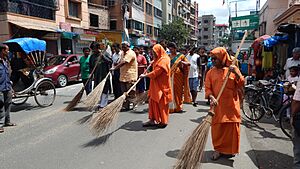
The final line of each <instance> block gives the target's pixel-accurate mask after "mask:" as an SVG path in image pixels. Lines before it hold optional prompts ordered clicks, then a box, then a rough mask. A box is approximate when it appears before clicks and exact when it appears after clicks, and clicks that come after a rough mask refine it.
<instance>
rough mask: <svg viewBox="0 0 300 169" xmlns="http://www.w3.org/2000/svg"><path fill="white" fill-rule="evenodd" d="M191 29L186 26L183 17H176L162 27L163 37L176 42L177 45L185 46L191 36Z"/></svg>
mask: <svg viewBox="0 0 300 169" xmlns="http://www.w3.org/2000/svg"><path fill="white" fill-rule="evenodd" d="M189 34H190V30H189V29H188V28H185V24H184V21H183V19H182V18H176V19H174V20H173V21H172V22H171V23H169V24H163V25H162V29H161V39H165V40H167V41H168V42H175V43H176V44H177V46H183V45H184V44H185V42H186V40H187V39H188V38H189Z"/></svg>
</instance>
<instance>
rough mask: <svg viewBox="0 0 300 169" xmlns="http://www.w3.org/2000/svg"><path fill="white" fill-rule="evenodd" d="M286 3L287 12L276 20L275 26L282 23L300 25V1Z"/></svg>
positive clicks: (291, 0) (288, 0) (293, 0)
mask: <svg viewBox="0 0 300 169" xmlns="http://www.w3.org/2000/svg"><path fill="white" fill-rule="evenodd" d="M268 1H270V0H268ZM284 1H285V2H287V3H286V6H285V10H284V11H283V12H282V13H281V14H280V15H279V16H277V17H276V18H274V23H275V26H276V27H277V26H279V25H280V24H281V23H293V24H300V0H284ZM270 2H272V1H270Z"/></svg>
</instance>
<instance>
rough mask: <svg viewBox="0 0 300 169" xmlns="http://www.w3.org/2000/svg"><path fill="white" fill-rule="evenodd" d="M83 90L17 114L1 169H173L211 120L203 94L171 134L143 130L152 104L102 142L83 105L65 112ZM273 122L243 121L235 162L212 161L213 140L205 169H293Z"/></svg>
mask: <svg viewBox="0 0 300 169" xmlns="http://www.w3.org/2000/svg"><path fill="white" fill-rule="evenodd" d="M80 88H81V84H76V85H72V86H68V87H65V88H59V89H57V98H56V100H55V102H54V105H52V106H51V107H47V108H40V107H38V106H37V104H36V103H35V102H34V100H33V98H30V99H29V100H28V102H27V103H26V104H24V105H22V106H14V107H13V108H12V113H11V119H12V122H15V123H17V126H16V127H11V128H5V132H4V133H3V134H0V151H1V153H0V168H1V169H171V168H172V166H173V165H174V164H175V162H176V156H177V154H178V152H179V149H180V148H181V146H182V145H183V143H184V142H185V140H186V139H187V137H188V136H190V134H191V133H192V131H193V129H195V128H196V126H197V125H199V123H200V122H201V120H202V119H203V118H204V116H205V115H206V114H207V110H208V106H207V105H206V104H205V101H204V96H203V95H204V94H203V92H199V95H198V100H199V106H198V107H196V108H195V107H193V106H192V105H187V104H186V105H184V110H185V112H183V113H178V114H171V115H170V121H169V125H168V126H167V127H166V128H165V129H154V128H143V127H142V122H144V121H146V120H147V117H148V114H147V104H146V105H142V106H139V107H138V108H137V109H136V110H133V111H130V112H120V113H119V117H118V119H117V120H116V122H115V123H114V124H113V125H112V127H110V129H109V130H108V131H107V132H106V133H104V134H103V135H101V136H100V137H96V136H94V135H93V134H92V133H91V132H90V130H89V126H88V125H87V124H79V122H78V120H79V119H82V118H83V117H85V116H88V115H89V114H90V112H88V111H86V110H85V109H84V105H82V104H79V105H78V106H77V108H76V109H75V110H74V111H71V112H64V111H63V108H64V107H65V106H66V105H67V103H68V102H69V101H70V100H71V99H72V98H73V96H74V95H76V93H77V91H78V90H79V89H80ZM274 124H275V122H274V121H272V120H268V119H267V120H263V121H262V122H259V123H251V122H247V121H246V120H244V119H243V124H242V127H241V144H240V149H241V152H240V154H238V155H237V156H236V157H234V158H231V159H223V158H221V159H220V160H218V161H211V160H210V155H211V153H212V151H213V149H212V144H211V140H210V137H209V139H208V142H207V145H206V149H205V155H204V158H203V160H202V168H205V169H216V168H218V169H226V168H236V169H254V168H261V169H270V168H274V169H282V168H291V164H292V144H291V142H290V141H289V140H288V139H287V137H285V136H284V134H283V133H282V132H281V131H280V128H278V125H274Z"/></svg>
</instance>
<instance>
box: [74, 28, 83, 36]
mask: <svg viewBox="0 0 300 169" xmlns="http://www.w3.org/2000/svg"><path fill="white" fill-rule="evenodd" d="M73 32H74V33H77V34H79V35H81V34H84V30H83V29H82V28H73Z"/></svg>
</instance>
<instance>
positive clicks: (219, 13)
mask: <svg viewBox="0 0 300 169" xmlns="http://www.w3.org/2000/svg"><path fill="white" fill-rule="evenodd" d="M195 1H196V2H198V3H199V16H201V15H210V14H213V15H214V16H215V17H216V20H217V21H216V23H217V24H223V23H225V24H228V18H229V10H230V9H231V11H232V12H231V16H235V15H236V14H235V1H240V2H237V9H238V11H240V10H254V11H255V9H256V0H225V1H226V3H225V4H224V5H222V4H223V0H195ZM233 1H234V2H233ZM266 1H267V0H260V8H261V7H262V6H263V5H264V4H265V2H266ZM230 2H231V3H230ZM249 14H250V12H249V11H240V12H237V16H243V15H249Z"/></svg>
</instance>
